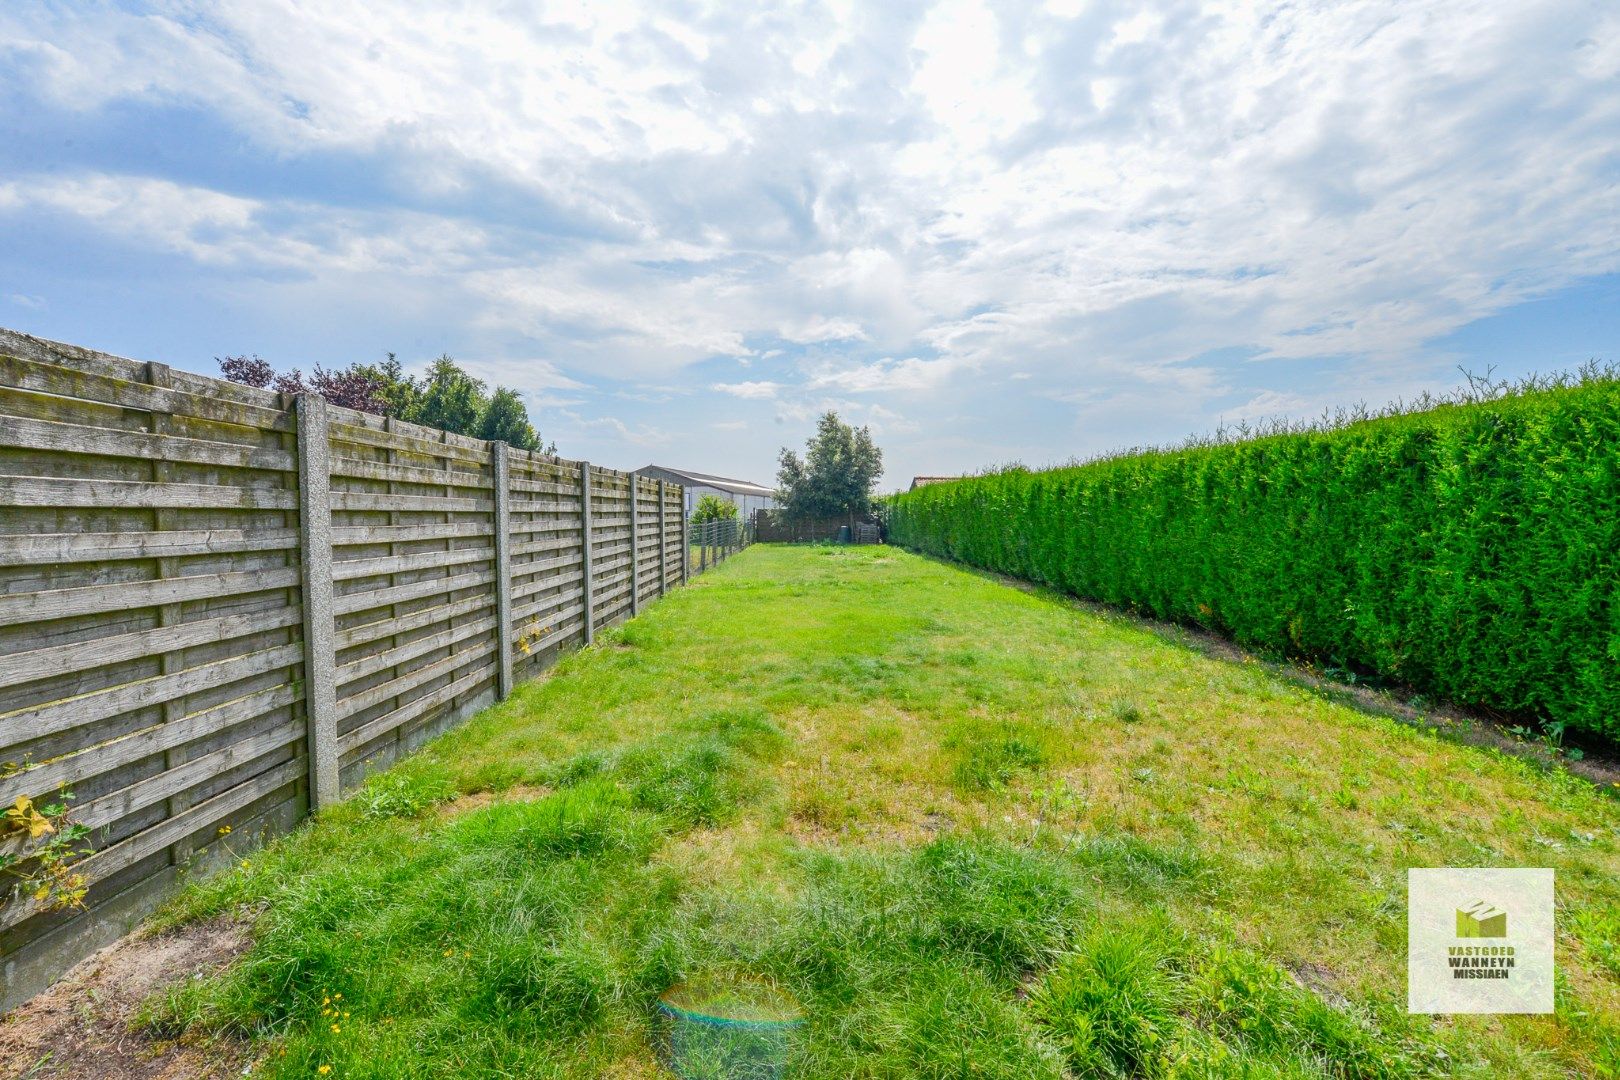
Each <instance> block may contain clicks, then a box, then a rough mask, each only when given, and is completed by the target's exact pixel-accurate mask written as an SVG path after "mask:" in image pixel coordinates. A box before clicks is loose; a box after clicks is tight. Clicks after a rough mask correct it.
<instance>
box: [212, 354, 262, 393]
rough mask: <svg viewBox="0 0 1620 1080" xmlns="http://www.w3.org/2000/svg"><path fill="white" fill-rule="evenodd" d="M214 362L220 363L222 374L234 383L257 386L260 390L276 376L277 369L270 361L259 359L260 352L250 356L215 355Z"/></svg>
mask: <svg viewBox="0 0 1620 1080" xmlns="http://www.w3.org/2000/svg"><path fill="white" fill-rule="evenodd" d="M214 363H216V364H218V365H219V370H220V374H222V375H224V376H225V377H226V378H227V379H229V380H230V381H231V382H233V383H241V384H242V385H243V386H257V387H258V388H259V389H260V390H263V389H264V388H265V387H267V386H269V385H270V380H271V379H274V378H275V377H276V369H275V368H273V367H271V366H270V361H268V360H261V359H259V354H258V353H254V354H253V355H252V356H251V357H249V356H245V355H244V356H226V357H218V356H216V357H214Z"/></svg>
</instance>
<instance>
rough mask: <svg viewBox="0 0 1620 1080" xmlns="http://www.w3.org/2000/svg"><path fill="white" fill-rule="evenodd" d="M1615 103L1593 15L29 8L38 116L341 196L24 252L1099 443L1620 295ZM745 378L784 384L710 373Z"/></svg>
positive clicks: (1618, 114)
mask: <svg viewBox="0 0 1620 1080" xmlns="http://www.w3.org/2000/svg"><path fill="white" fill-rule="evenodd" d="M1617 72H1620V15H1616V14H1615V12H1613V11H1612V10H1610V6H1609V5H1599V4H1595V3H1592V2H1590V0H1522V2H1519V3H1513V4H1503V3H1500V2H1498V0H1430V2H1427V3H1422V4H1414V3H1402V2H1400V0H1358V2H1356V3H1344V4H1316V5H1301V4H1295V3H1289V2H1284V0H1258V2H1252V0H1213V2H1204V0H1161V2H1158V3H1154V4H1150V5H1142V4H1139V3H1132V2H1128V0H1083V2H1080V0H1061V2H1059V0H1052V2H1049V3H1047V4H1046V5H1045V6H1044V8H1043V7H1041V6H1039V5H1033V6H1025V5H1013V4H990V3H987V2H984V0H943V2H941V3H936V4H930V5H927V6H926V7H924V8H923V9H920V10H912V9H909V8H903V7H900V6H895V5H859V4H847V3H845V4H827V5H819V4H818V5H806V6H803V7H794V8H783V7H781V6H780V5H774V4H765V3H757V4H754V3H743V4H741V5H720V6H709V7H704V6H701V5H700V6H697V7H693V6H689V5H684V4H683V5H676V4H673V3H671V4H663V3H649V4H645V5H635V6H632V5H584V4H575V5H572V6H565V7H558V8H549V7H548V8H545V9H544V10H542V9H540V8H534V7H529V6H525V5H510V4H500V3H495V2H479V0H469V2H468V3H464V4H458V5H455V6H454V7H452V8H446V7H444V6H443V5H440V4H436V3H431V2H429V0H395V2H376V0H368V2H364V3H362V2H361V0H332V2H329V3H323V4H320V5H310V4H307V3H301V2H299V0H218V2H215V3H208V4H203V3H198V2H193V0H175V2H174V3H172V4H165V5H157V6H155V7H152V8H149V9H147V10H143V11H142V12H140V13H139V14H136V13H131V12H127V11H123V10H120V9H117V8H105V7H101V6H97V7H95V8H94V9H93V10H91V9H87V10H84V11H79V10H76V9H75V8H74V7H72V6H70V5H8V6H6V7H4V8H0V88H5V89H7V91H8V93H9V94H10V95H11V96H12V99H13V100H19V101H26V102H35V103H36V104H37V107H38V108H40V109H53V110H58V111H60V112H62V113H64V114H77V113H87V112H90V111H93V110H97V109H101V108H103V107H105V106H108V105H111V104H115V103H116V104H118V105H119V106H120V107H122V108H123V109H124V110H125V111H124V113H123V114H121V115H139V109H138V107H139V106H150V107H152V108H153V109H154V110H155V112H156V114H157V115H160V116H168V115H171V114H175V113H178V114H185V113H186V112H187V110H192V111H195V112H197V113H199V114H205V115H207V116H208V117H209V118H210V119H209V123H210V124H215V125H217V126H218V127H219V128H220V129H222V130H224V131H226V132H229V133H230V136H231V139H233V140H235V143H233V144H232V145H233V152H235V150H234V147H235V144H236V143H239V144H240V146H241V147H244V148H246V149H244V150H243V151H242V153H244V154H246V155H249V156H252V157H253V160H255V161H257V162H258V163H260V164H261V165H262V166H263V174H264V175H270V176H274V175H280V173H279V170H286V171H287V172H288V173H289V174H292V173H295V172H296V171H297V170H298V169H299V168H302V167H305V166H307V167H308V169H309V170H310V174H311V175H315V176H317V177H319V176H324V175H326V174H327V173H336V174H339V175H340V179H339V180H338V181H328V182H327V185H326V186H325V187H323V186H322V183H319V182H314V181H310V182H307V183H304V184H302V185H301V186H299V187H297V188H296V189H295V188H293V187H291V186H289V187H287V188H285V190H287V191H293V190H296V191H297V192H298V194H296V195H291V194H286V195H270V194H266V191H275V190H277V189H276V188H275V187H273V186H267V185H266V184H264V183H259V184H257V185H255V184H253V183H249V182H246V181H241V180H227V179H220V177H221V176H227V175H231V174H230V171H229V170H219V171H217V172H215V171H210V170H208V169H202V168H192V169H190V170H189V171H187V170H186V168H184V167H182V166H178V165H177V166H176V172H175V174H174V175H159V174H160V173H161V172H162V170H160V169H157V168H156V167H154V166H152V165H151V164H150V162H149V161H146V160H144V159H143V160H142V161H140V162H131V161H118V160H108V161H106V162H104V163H102V164H101V165H100V166H98V167H96V168H89V169H87V168H85V167H84V166H83V165H82V164H79V163H78V161H79V159H73V160H68V161H65V163H51V162H46V164H42V166H41V170H40V171H39V172H38V173H35V174H16V175H12V176H10V177H8V178H7V180H6V181H5V182H0V227H8V228H9V227H10V226H11V224H12V223H13V222H14V221H16V220H19V219H21V218H22V217H24V216H27V217H28V218H29V220H31V221H42V222H45V223H47V225H49V226H50V227H61V228H68V227H73V228H77V229H80V230H82V231H84V232H88V233H90V234H93V235H96V236H102V237H107V238H111V239H113V240H116V241H118V242H120V243H123V244H127V245H132V246H134V247H137V248H140V249H142V250H150V251H155V252H162V253H166V254H168V255H172V256H174V257H176V258H178V259H181V260H189V261H190V262H191V263H193V264H195V266H196V267H198V268H199V275H200V280H212V279H213V277H214V276H221V277H223V276H227V275H229V274H239V275H242V276H243V278H244V279H245V280H249V281H250V284H251V287H248V286H243V287H241V288H238V289H236V290H235V291H234V292H233V293H232V294H231V296H232V298H233V301H234V302H236V303H239V304H242V305H245V306H251V305H252V304H253V303H254V302H255V298H257V297H262V296H266V295H269V294H272V293H274V292H275V291H276V290H277V289H284V288H286V287H287V286H285V284H283V283H284V282H286V281H290V280H301V281H305V282H309V283H313V286H314V287H316V288H318V289H319V291H320V292H321V294H322V295H323V296H326V297H329V298H332V299H331V302H333V303H338V302H340V301H341V300H342V299H343V298H345V297H354V298H356V299H355V301H354V302H355V303H357V304H358V303H359V302H360V299H359V298H363V297H370V296H373V295H384V296H396V295H400V294H402V293H403V294H406V295H409V296H411V297H420V296H433V297H436V298H438V299H439V302H440V303H442V305H443V309H444V311H445V312H447V313H452V312H453V313H454V318H456V319H459V320H460V322H459V324H457V325H454V326H450V327H447V331H446V332H447V333H448V334H452V335H466V336H468V337H470V338H473V339H474V340H477V341H479V342H488V343H490V345H489V347H488V348H483V347H480V348H479V350H477V355H478V356H481V357H486V358H487V359H486V360H482V361H480V363H487V364H488V365H489V366H488V374H487V375H486V377H490V378H499V379H500V380H502V381H509V382H511V383H512V384H513V385H517V386H520V387H522V388H524V389H525V391H526V392H528V393H529V394H531V395H533V398H532V400H539V401H546V402H554V403H557V404H561V403H564V402H574V401H579V400H581V399H582V395H581V394H580V393H579V391H583V390H585V389H586V388H587V387H592V388H594V387H596V386H598V385H600V384H601V380H603V379H607V380H617V381H624V382H628V383H632V384H633V383H635V382H638V381H644V382H653V383H656V384H658V385H669V384H676V385H678V386H682V387H684V388H685V389H688V390H695V389H698V388H700V387H703V386H711V385H712V387H713V389H714V390H716V391H718V392H719V393H723V394H727V395H731V396H735V397H740V398H743V399H745V400H760V401H765V400H772V401H775V402H777V405H776V406H775V407H774V408H775V409H776V411H778V412H779V414H780V415H782V416H783V417H785V418H792V417H796V416H798V415H799V414H800V413H802V412H804V411H805V410H810V412H809V414H808V415H813V412H814V410H815V409H816V408H818V407H819V406H821V405H824V404H826V403H827V402H828V401H839V402H843V403H845V406H846V407H849V408H854V409H864V408H868V407H870V406H878V407H890V408H892V407H893V405H894V403H895V401H897V400H903V401H904V402H905V406H904V407H905V412H906V415H907V417H909V418H910V419H909V420H907V421H906V422H908V423H916V422H917V421H918V418H920V417H926V418H927V419H928V422H926V423H924V424H923V430H924V431H925V432H933V429H934V428H935V427H937V426H938V425H939V424H940V423H943V422H945V420H946V418H952V419H951V420H950V422H952V423H960V424H962V425H963V430H964V431H971V430H975V429H977V428H982V426H983V425H982V422H981V419H982V416H983V414H984V412H985V410H993V409H994V408H995V407H996V405H997V403H996V401H995V400H994V398H993V395H992V394H991V392H990V390H988V389H987V388H988V387H992V386H1003V387H1005V386H1006V383H1007V381H1008V380H1016V381H1018V382H1019V383H1020V385H1019V386H1018V387H1017V390H1016V394H1017V397H1018V398H1019V400H1041V401H1044V402H1058V403H1061V407H1062V408H1066V409H1068V410H1070V412H1071V413H1072V415H1073V416H1074V417H1075V418H1077V421H1078V422H1079V423H1081V424H1082V425H1084V430H1083V432H1082V431H1081V430H1080V429H1075V430H1067V429H1062V430H1051V429H1049V430H1047V431H1045V432H1044V433H1043V437H1044V438H1045V439H1047V440H1048V441H1049V442H1061V441H1063V440H1072V439H1075V438H1078V437H1081V436H1082V434H1083V435H1084V436H1085V437H1099V436H1096V435H1095V434H1094V433H1095V432H1099V431H1107V432H1116V431H1118V430H1120V425H1122V424H1126V423H1137V422H1138V420H1137V419H1136V418H1139V417H1150V418H1155V419H1160V420H1163V422H1165V423H1172V422H1173V423H1178V424H1179V423H1187V424H1193V425H1196V424H1198V423H1200V420H1201V418H1209V417H1213V416H1217V415H1221V414H1222V413H1224V412H1229V411H1230V410H1232V409H1233V408H1235V406H1232V405H1231V404H1230V399H1232V398H1239V399H1245V398H1246V399H1248V400H1249V402H1250V404H1259V405H1265V404H1266V403H1267V402H1269V401H1273V400H1275V401H1277V402H1284V401H1285V400H1286V399H1287V395H1290V394H1293V395H1296V396H1300V397H1302V398H1303V399H1309V400H1311V401H1316V400H1319V399H1321V398H1322V397H1323V396H1324V395H1326V394H1328V393H1329V392H1330V391H1331V392H1338V391H1341V390H1342V389H1343V386H1344V383H1343V382H1342V381H1336V380H1337V379H1339V376H1341V375H1342V374H1343V373H1344V371H1345V370H1347V369H1346V366H1345V364H1344V362H1343V358H1345V357H1348V358H1350V362H1351V363H1353V364H1354V365H1356V367H1355V368H1353V369H1349V370H1353V371H1358V372H1370V373H1373V374H1374V375H1376V385H1378V386H1379V387H1382V388H1387V389H1388V390H1390V391H1391V392H1395V393H1400V392H1404V390H1405V389H1407V388H1410V387H1412V386H1415V385H1419V384H1422V383H1424V382H1425V381H1427V380H1429V379H1430V378H1432V372H1430V371H1416V370H1413V371H1407V372H1405V373H1404V374H1403V373H1402V370H1401V369H1402V365H1403V364H1406V365H1407V366H1410V363H1409V358H1410V357H1411V356H1412V355H1413V353H1414V351H1415V350H1418V349H1419V348H1420V347H1421V346H1422V345H1423V344H1424V343H1425V342H1428V341H1431V340H1433V339H1434V338H1436V337H1437V336H1440V335H1444V334H1446V333H1448V332H1449V331H1451V330H1454V329H1456V328H1458V327H1460V326H1463V325H1466V324H1467V323H1469V322H1472V321H1474V320H1477V319H1479V318H1481V317H1484V316H1487V315H1490V314H1493V313H1496V312H1499V311H1501V310H1503V309H1505V308H1507V307H1510V306H1511V305H1513V304H1516V303H1518V302H1520V301H1523V300H1525V299H1527V298H1531V297H1535V296H1539V295H1543V294H1546V293H1548V292H1550V291H1552V290H1556V289H1558V288H1560V287H1562V286H1565V285H1568V284H1570V283H1571V282H1574V281H1577V280H1578V279H1580V278H1582V277H1584V276H1588V275H1595V274H1602V273H1608V272H1613V271H1616V270H1620V245H1617V244H1616V243H1615V242H1614V237H1615V236H1617V235H1620V202H1617V200H1616V198H1615V191H1616V176H1617V174H1620V155H1617V153H1616V151H1615V149H1614V148H1615V147H1616V146H1620V94H1616V93H1615V92H1614V85H1613V81H1614V79H1615V77H1616V73H1617ZM7 73H9V74H7ZM205 149H206V148H205ZM41 160H42V161H44V160H45V159H43V158H42V159H41ZM47 165H48V166H49V167H47ZM323 170H325V171H324V172H323ZM362 179H363V180H365V181H366V183H360V182H359V181H360V180H362ZM351 181H353V182H352V183H351ZM24 288H25V289H26V291H27V292H28V293H29V294H32V293H33V292H35V291H42V290H35V289H32V288H29V287H24ZM48 298H49V299H50V301H51V310H52V312H53V314H63V315H64V317H66V316H68V315H71V313H70V312H65V311H64V308H63V302H62V299H61V297H60V296H59V295H57V294H54V293H53V294H50V295H49V297H48ZM14 302H15V301H14ZM388 314H389V313H388V312H387V311H382V312H380V313H378V314H377V315H375V316H374V317H375V318H377V319H379V320H382V319H385V318H386V317H387V316H388ZM446 317H447V318H449V317H451V316H450V315H448V314H447V316H446ZM784 343H787V344H788V345H791V346H792V347H791V348H786V349H784V348H782V347H781V346H782V345H783V344H784ZM764 346H770V348H764ZM1222 349H1228V350H1233V351H1234V352H1240V353H1241V354H1242V355H1243V356H1244V357H1245V359H1246V360H1252V361H1254V362H1253V363H1249V364H1248V365H1247V366H1246V367H1244V368H1243V369H1242V370H1241V371H1239V370H1238V367H1237V363H1238V362H1237V361H1214V360H1209V359H1207V358H1205V354H1208V353H1210V352H1211V351H1213V350H1222ZM716 357H726V358H731V359H734V360H736V361H737V362H738V364H739V366H749V365H752V366H751V367H750V368H749V374H751V375H754V376H756V377H755V378H753V379H751V380H748V381H742V382H721V383H714V382H713V379H714V377H715V376H714V374H713V372H712V371H708V370H707V369H705V373H704V374H703V375H701V376H698V375H693V374H691V373H690V372H689V369H690V368H692V366H693V365H696V364H701V363H704V362H706V361H710V360H713V359H714V358H716ZM525 358H539V359H525ZM897 358H903V359H897ZM1329 360H1331V361H1332V362H1333V363H1332V364H1331V365H1327V364H1326V361H1329ZM1294 361H1308V362H1309V363H1308V364H1296V363H1292V362H1294ZM1330 369H1331V370H1330ZM1322 371H1328V374H1326V375H1323V374H1320V372H1322ZM1262 372H1264V373H1265V374H1264V375H1262V374H1260V373H1262ZM1307 372H1317V374H1307ZM1369 377H1372V376H1369ZM1260 378H1267V379H1270V380H1271V381H1272V382H1274V383H1276V384H1277V385H1275V386H1272V387H1271V388H1270V389H1269V390H1268V391H1267V392H1269V393H1272V394H1274V395H1278V396H1277V397H1276V398H1274V399H1273V398H1266V397H1265V396H1264V394H1261V393H1260V392H1259V391H1257V390H1256V389H1255V387H1254V383H1255V381H1256V380H1258V379H1260ZM559 380H572V381H573V384H572V385H571V384H570V383H569V382H564V381H559ZM1311 380H1314V383H1313V385H1312V386H1311V387H1307V388H1302V387H1300V386H1296V385H1292V384H1293V383H1295V382H1299V381H1311ZM1403 380H1404V381H1403ZM1026 384H1027V385H1026ZM1007 392H1008V393H1009V394H1011V393H1012V391H1010V390H1008V391H1007ZM1051 407H1052V408H1053V409H1054V410H1055V409H1058V408H1059V407H1060V406H1059V405H1052V406H1051ZM962 418H966V419H962ZM976 418H979V419H976ZM886 419H888V418H886ZM615 422H617V421H615ZM876 422H878V421H877V419H874V423H876ZM694 423H702V422H700V421H694ZM603 424H606V422H603ZM582 430H583V429H582ZM610 430H611V425H607V426H602V425H598V427H597V428H594V429H592V432H593V437H596V436H602V437H606V436H605V434H604V433H609V432H610ZM625 430H626V432H628V433H629V434H627V435H626V436H625V437H626V438H627V439H629V438H631V437H632V436H634V437H636V438H642V439H645V438H648V437H649V435H648V432H649V431H651V430H654V429H651V428H646V427H645V426H643V427H636V426H635V425H629V426H627V427H626V428H625ZM930 437H931V438H934V439H935V440H936V442H935V443H934V444H933V445H937V446H941V447H945V446H951V445H953V444H950V442H949V440H950V438H953V437H955V436H953V435H951V433H949V432H943V431H940V432H933V434H931V436H930ZM996 449H997V451H998V452H999V450H1000V449H1001V448H1000V447H999V445H998V447H997V448H996ZM1067 449H1070V447H1067V446H1057V447H1054V452H1055V453H1056V456H1061V451H1065V450H1067ZM941 452H945V451H941ZM949 452H950V453H959V452H961V451H960V449H959V448H953V449H951V450H950V451H949ZM986 452H990V450H989V449H988V448H987V450H986ZM953 465H954V463H953Z"/></svg>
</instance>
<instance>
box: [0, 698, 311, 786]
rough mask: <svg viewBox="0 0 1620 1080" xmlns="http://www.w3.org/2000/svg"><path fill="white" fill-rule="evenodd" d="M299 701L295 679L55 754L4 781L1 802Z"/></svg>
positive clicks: (84, 777)
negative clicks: (71, 750)
mask: <svg viewBox="0 0 1620 1080" xmlns="http://www.w3.org/2000/svg"><path fill="white" fill-rule="evenodd" d="M298 699H299V697H298V688H297V687H296V686H295V685H294V684H292V683H283V684H282V685H280V686H277V687H274V688H272V689H269V690H259V691H256V692H254V693H252V694H246V695H244V696H242V697H239V698H232V699H231V700H230V701H224V702H221V703H220V704H218V705H214V706H212V707H210V708H207V709H204V710H202V711H201V712H195V713H192V714H191V715H190V716H185V717H181V718H179V719H177V720H169V721H167V722H165V723H161V724H154V725H153V726H151V727H148V728H142V729H141V730H140V731H136V732H132V733H131V734H128V735H123V736H120V737H119V738H116V739H109V740H108V741H106V742H104V743H97V744H96V745H94V746H89V747H86V748H85V749H83V750H80V751H79V752H78V753H74V754H67V755H64V756H62V757H59V758H54V759H52V760H51V761H47V762H45V763H43V764H41V765H36V766H34V767H32V768H29V769H27V770H25V771H23V772H20V773H17V774H16V775H14V776H10V777H6V778H4V779H0V805H4V806H9V805H11V804H12V803H13V802H15V801H16V800H17V796H19V795H28V796H33V797H36V798H37V797H39V796H41V795H45V794H48V793H50V792H53V791H55V790H56V789H57V788H59V787H62V786H64V785H72V784H77V783H80V782H81V781H84V780H87V779H90V778H91V777H96V776H100V775H101V774H102V773H107V772H111V771H112V770H114V769H117V768H120V767H121V766H124V765H128V764H129V763H130V762H133V761H139V760H141V759H142V758H146V757H151V756H152V755H153V754H158V753H162V752H163V751H164V750H172V749H174V748H175V747H177V746H184V745H185V744H186V743H188V742H192V741H194V740H196V739H200V738H202V737H203V736H205V735H214V734H217V733H219V732H222V731H227V730H229V729H230V728H232V727H235V726H236V725H238V724H242V723H246V722H247V721H249V720H253V719H256V718H258V717H260V716H263V715H264V714H265V713H268V712H270V711H272V710H274V709H281V708H286V707H287V706H288V705H291V704H292V703H293V702H295V701H297V700H298Z"/></svg>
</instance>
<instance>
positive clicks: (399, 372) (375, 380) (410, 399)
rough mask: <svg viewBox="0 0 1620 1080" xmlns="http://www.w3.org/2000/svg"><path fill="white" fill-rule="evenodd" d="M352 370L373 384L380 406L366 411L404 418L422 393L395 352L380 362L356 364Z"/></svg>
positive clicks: (374, 397)
mask: <svg viewBox="0 0 1620 1080" xmlns="http://www.w3.org/2000/svg"><path fill="white" fill-rule="evenodd" d="M350 370H352V371H354V372H356V373H358V374H360V375H364V376H365V377H366V378H368V379H370V380H371V382H372V384H373V387H374V389H373V391H372V397H373V399H374V400H375V401H376V403H377V406H378V407H377V408H376V409H374V410H372V409H368V410H366V411H368V412H376V413H377V414H378V415H379V416H392V417H393V418H394V419H396V420H403V419H405V417H406V416H407V415H408V414H409V413H410V411H411V409H412V408H414V407H415V406H416V398H417V396H418V394H419V393H420V391H419V389H418V388H417V385H416V380H415V379H413V378H412V377H411V376H409V375H407V374H405V370H404V368H402V367H401V366H400V363H399V359H398V358H397V357H395V356H394V354H393V353H389V354H388V359H387V360H384V361H383V362H382V363H380V364H355V365H354V366H353V367H352V368H351V369H350Z"/></svg>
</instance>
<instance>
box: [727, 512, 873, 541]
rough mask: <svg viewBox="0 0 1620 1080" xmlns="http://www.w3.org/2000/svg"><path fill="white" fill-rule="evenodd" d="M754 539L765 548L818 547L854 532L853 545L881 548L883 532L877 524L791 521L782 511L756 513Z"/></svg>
mask: <svg viewBox="0 0 1620 1080" xmlns="http://www.w3.org/2000/svg"><path fill="white" fill-rule="evenodd" d="M752 525H753V538H754V539H755V540H756V541H758V542H759V543H761V544H815V543H826V542H829V541H837V540H838V538H839V535H840V532H841V530H843V529H846V528H847V529H849V530H850V542H851V543H856V544H877V543H881V542H882V540H883V530H882V528H881V527H880V526H878V524H877V523H876V522H873V521H864V520H862V521H856V520H852V519H851V518H850V517H848V516H847V515H846V516H843V517H825V518H790V517H788V516H787V515H786V514H784V513H783V512H782V511H780V510H756V511H754V520H753V522H752Z"/></svg>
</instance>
